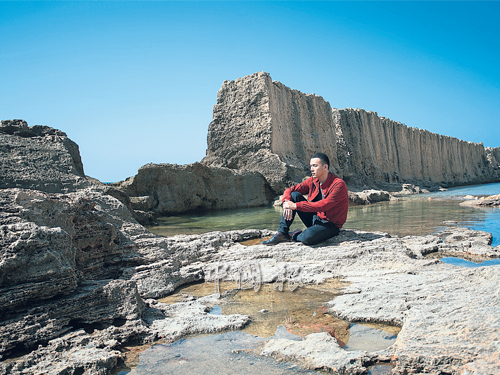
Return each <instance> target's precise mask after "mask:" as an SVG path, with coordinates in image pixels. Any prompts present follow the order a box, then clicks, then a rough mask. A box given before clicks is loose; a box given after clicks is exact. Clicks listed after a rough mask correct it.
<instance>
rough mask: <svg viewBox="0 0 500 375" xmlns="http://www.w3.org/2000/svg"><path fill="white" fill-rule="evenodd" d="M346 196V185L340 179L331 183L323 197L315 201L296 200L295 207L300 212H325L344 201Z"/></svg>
mask: <svg viewBox="0 0 500 375" xmlns="http://www.w3.org/2000/svg"><path fill="white" fill-rule="evenodd" d="M347 197H348V195H347V186H346V184H345V183H344V181H342V180H340V181H339V182H337V183H335V184H334V185H333V187H332V189H331V190H330V191H329V192H328V195H327V196H326V197H325V198H323V199H321V200H319V201H316V202H306V201H304V202H297V203H296V204H295V209H296V210H297V211H302V212H326V211H328V210H331V209H332V208H334V207H335V206H336V205H338V204H340V203H342V202H344V201H345V199H349V198H347Z"/></svg>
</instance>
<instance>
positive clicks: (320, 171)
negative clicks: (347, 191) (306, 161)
mask: <svg viewBox="0 0 500 375" xmlns="http://www.w3.org/2000/svg"><path fill="white" fill-rule="evenodd" d="M310 165H311V175H312V176H313V177H316V178H319V179H320V180H322V179H323V177H325V175H327V174H328V164H322V163H321V159H320V158H313V159H311V162H310Z"/></svg>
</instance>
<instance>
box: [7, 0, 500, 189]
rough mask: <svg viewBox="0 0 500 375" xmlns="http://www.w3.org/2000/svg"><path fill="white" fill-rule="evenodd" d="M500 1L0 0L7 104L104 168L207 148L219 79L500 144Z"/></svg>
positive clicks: (175, 158) (109, 174)
mask: <svg viewBox="0 0 500 375" xmlns="http://www.w3.org/2000/svg"><path fill="white" fill-rule="evenodd" d="M499 18H500V2H476V1H474V2H450V1H444V2H431V1H422V2H405V1H392V2H372V1H368V2H363V1H354V2H336V1H328V2H315V1H306V2H300V1H297V2H288V1H279V2H264V1H250V2H240V1H223V2H209V1H199V2H188V1H180V2H170V1H152V2H144V1H140V2H139V1H137V2H135V1H107V2H106V1H105V2H98V1H89V2H85V1H79V2H70V1H57V2H42V1H34V2H29V1H19V2H10V1H0V82H1V84H0V118H1V119H3V120H6V119H14V118H20V119H24V120H26V121H28V124H29V125H40V124H41V125H48V126H51V127H54V128H58V129H60V130H62V131H64V132H66V133H67V134H68V136H69V137H70V138H71V139H73V140H74V141H75V142H76V143H78V145H79V146H80V153H81V155H82V159H83V164H84V168H85V172H86V174H87V175H89V176H92V177H96V178H98V179H100V180H101V181H104V182H111V181H118V180H123V179H125V178H126V177H129V176H133V175H135V174H136V173H137V170H138V169H139V168H140V167H141V166H142V165H144V164H147V163H149V162H153V163H176V164H187V163H192V162H195V161H200V160H201V159H202V158H203V157H204V156H205V151H206V136H207V130H208V125H209V123H210V121H211V119H212V107H213V105H214V104H215V103H216V97H217V91H218V90H219V88H220V87H221V84H222V82H223V81H224V80H226V79H227V80H234V79H236V78H238V77H243V76H246V75H248V74H252V73H255V72H258V71H265V72H268V73H270V74H271V77H272V78H273V80H276V81H280V82H282V83H283V84H285V85H286V86H288V87H291V88H293V89H297V90H300V91H302V92H305V93H316V94H317V95H321V96H322V97H323V98H325V100H327V101H328V102H330V104H331V106H332V107H337V108H345V107H353V108H364V109H365V110H370V111H375V112H378V114H379V115H380V116H384V117H388V118H390V119H392V120H395V121H401V122H403V123H405V124H406V125H408V126H412V127H418V128H421V129H427V130H429V131H431V132H434V133H439V134H443V135H449V136H453V137H457V138H460V139H463V140H466V141H471V142H483V143H484V145H485V146H489V147H498V146H500V132H499V125H500V121H499V110H500V22H499Z"/></svg>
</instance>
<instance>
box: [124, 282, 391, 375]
mask: <svg viewBox="0 0 500 375" xmlns="http://www.w3.org/2000/svg"><path fill="white" fill-rule="evenodd" d="M345 285H346V284H345V283H342V282H340V281H338V280H330V281H328V282H325V283H322V284H319V285H315V286H301V287H297V288H296V289H294V290H293V291H291V290H289V289H287V288H283V289H282V290H280V288H278V287H277V286H278V285H277V284H263V285H262V286H261V288H260V289H259V291H258V292H255V291H254V290H253V289H246V290H235V289H233V288H235V286H236V284H235V283H234V282H227V281H225V282H221V283H220V285H219V288H220V289H219V290H220V292H221V293H224V292H228V293H227V294H228V296H227V297H226V300H227V302H228V303H227V304H220V305H217V306H214V307H213V309H212V311H211V312H210V313H211V314H217V315H219V314H226V315H228V314H244V315H248V316H250V318H251V321H250V323H249V324H248V325H247V326H245V327H244V328H243V329H242V330H240V331H236V332H227V333H223V334H219V335H203V336H200V337H192V338H187V339H183V340H179V341H177V342H174V343H172V344H157V345H154V346H152V347H150V348H146V349H145V350H143V351H142V352H141V353H140V355H139V357H138V361H137V355H138V351H139V350H140V348H139V349H135V350H134V349H133V350H131V352H130V353H129V359H128V362H127V363H128V365H129V366H130V367H131V368H132V367H133V369H132V370H126V371H120V372H119V373H118V374H119V375H124V374H130V375H140V374H176V373H180V372H181V371H183V372H185V373H191V374H211V373H213V372H214V369H217V372H218V373H224V374H241V373H245V374H260V373H266V374H267V373H272V374H313V373H317V372H316V371H312V370H308V369H305V368H303V367H302V366H300V365H298V364H296V363H293V362H277V361H276V360H274V359H273V358H264V357H260V356H259V355H258V354H257V353H258V345H259V344H260V343H262V342H263V341H264V340H266V339H269V338H286V339H288V340H301V339H302V338H303V337H305V336H306V335H308V334H310V333H314V332H328V333H330V334H331V335H332V336H333V337H335V338H336V339H337V341H338V342H339V344H340V346H341V347H344V348H345V349H346V350H366V351H376V350H380V349H384V348H387V347H389V346H390V345H392V344H393V343H394V341H395V339H396V337H397V334H398V333H399V331H400V328H399V327H392V326H388V325H382V324H351V323H349V322H347V321H343V320H340V319H337V318H334V317H333V316H332V315H330V314H327V313H326V309H325V308H324V307H323V304H324V303H326V302H328V301H330V300H332V299H333V298H335V296H337V295H338V294H340V293H341V287H342V286H345ZM213 292H214V284H213V283H197V284H191V285H186V286H183V287H180V288H179V289H178V290H176V292H175V293H173V294H172V295H170V296H168V297H166V298H163V299H161V300H160V301H161V302H164V303H175V302H179V301H182V300H186V299H190V298H191V296H194V297H202V296H205V295H209V294H212V293H213ZM390 370H391V367H390V366H384V365H379V366H373V367H372V368H371V369H370V371H369V374H379V375H382V374H389V373H390Z"/></svg>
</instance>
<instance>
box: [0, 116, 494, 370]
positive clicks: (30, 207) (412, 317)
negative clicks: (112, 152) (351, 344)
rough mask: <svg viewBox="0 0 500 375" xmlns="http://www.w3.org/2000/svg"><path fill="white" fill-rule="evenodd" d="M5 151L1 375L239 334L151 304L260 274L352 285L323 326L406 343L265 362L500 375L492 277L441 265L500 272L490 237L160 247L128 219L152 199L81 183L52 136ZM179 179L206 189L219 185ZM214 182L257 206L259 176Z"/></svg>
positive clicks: (309, 345) (200, 302)
mask: <svg viewBox="0 0 500 375" xmlns="http://www.w3.org/2000/svg"><path fill="white" fill-rule="evenodd" d="M0 140H1V142H0V373H2V374H40V375H41V374H49V375H52V374H54V375H55V374H79V375H81V374H86V375H90V374H92V375H94V374H110V373H112V371H114V370H115V369H116V368H117V367H118V366H119V365H120V364H121V363H122V362H123V358H124V347H125V346H128V345H134V344H137V345H139V344H145V343H152V342H155V341H157V340H163V341H174V340H178V339H179V338H182V337H185V336H186V335H189V334H193V333H214V332H219V331H223V330H235V329H239V328H240V327H243V326H244V325H245V324H247V322H248V321H249V320H250V319H252V318H253V317H252V316H247V315H239V314H232V315H227V316H224V315H210V314H208V311H209V309H210V306H212V305H213V304H215V303H219V301H220V298H224V297H223V296H222V297H221V296H219V295H212V296H208V297H203V298H198V299H196V298H189V300H187V301H184V302H179V303H175V304H172V305H168V304H165V303H162V302H159V301H158V299H160V298H162V297H165V296H167V295H169V294H171V293H173V292H174V290H175V289H176V288H178V287H179V286H181V285H183V284H188V283H192V282H195V281H200V280H205V281H217V280H218V276H217V272H214V270H218V269H220V267H223V269H224V270H226V271H227V272H226V273H227V275H226V276H225V278H227V279H232V280H235V279H238V277H239V276H241V275H242V274H248V273H249V272H250V271H251V270H257V269H258V270H259V272H258V282H262V283H271V282H275V281H276V280H277V278H279V277H285V278H286V277H288V276H290V275H287V272H289V271H291V270H294V271H293V275H300V282H303V283H311V284H314V283H320V282H323V281H326V280H329V279H332V278H336V279H340V280H343V281H347V282H348V283H346V287H345V288H344V290H343V293H344V294H343V295H342V296H340V297H337V298H335V299H333V300H331V301H329V300H325V301H324V303H325V306H326V307H325V308H326V309H327V311H328V312H329V313H330V314H332V315H336V316H339V317H341V318H343V319H347V320H349V321H352V322H356V321H371V322H384V323H389V324H394V325H398V326H400V327H401V328H402V329H401V332H400V333H399V335H398V337H397V340H396V341H395V343H394V344H393V345H392V346H391V347H389V348H388V349H384V350H381V351H377V352H373V353H367V352H362V351H352V352H350V353H348V354H346V352H345V351H344V349H342V348H340V346H339V345H338V344H337V343H336V340H334V339H333V338H332V337H331V336H329V335H327V334H325V333H323V334H311V335H309V336H306V338H305V340H303V341H300V342H296V341H290V340H286V339H270V340H268V341H267V342H266V343H265V344H264V346H263V347H262V348H261V350H260V352H259V353H260V354H261V355H262V356H270V357H276V358H277V359H280V360H283V359H284V360H293V361H299V362H301V363H303V364H304V365H306V366H308V367H311V368H321V369H324V370H327V371H333V372H338V373H347V374H349V373H351V374H364V373H366V371H367V370H366V369H367V366H369V365H370V364H373V363H376V362H391V363H392V364H393V365H395V368H394V373H398V374H410V373H435V374H494V373H496V372H497V370H498V368H500V359H499V351H500V345H499V342H500V334H499V333H500V314H499V308H498V306H499V305H500V294H499V291H498V287H497V286H498V284H499V282H500V268H499V267H498V266H491V267H481V268H477V269H472V270H471V269H464V268H460V267H456V266H452V265H448V264H444V263H442V262H440V261H439V257H440V256H441V255H442V254H446V255H449V254H455V255H458V256H471V257H472V256H473V257H476V258H482V259H487V258H491V257H496V258H498V257H500V254H499V250H500V249H498V248H494V247H492V246H491V240H492V237H491V234H488V233H485V232H478V231H472V230H468V229H464V228H451V229H447V230H445V231H443V232H442V233H441V234H439V235H430V236H421V237H416V236H409V237H404V238H398V237H391V236H389V235H388V234H385V233H368V232H361V231H352V230H342V231H341V233H340V235H339V236H337V237H335V238H333V239H331V240H329V241H326V242H324V243H322V244H320V245H316V246H313V247H309V246H305V245H303V244H300V243H282V244H279V245H277V246H274V247H266V246H264V245H254V246H244V245H242V244H241V243H240V242H241V241H244V240H249V239H257V238H259V239H260V238H262V237H264V236H268V235H270V234H271V232H270V231H266V230H264V231H260V230H246V231H232V232H212V233H207V234H204V235H195V236H174V237H170V238H165V237H160V236H156V235H154V234H152V233H150V232H149V231H148V230H147V229H146V228H144V227H143V226H142V225H140V224H139V223H138V222H137V221H136V216H134V214H133V210H132V206H133V205H134V207H135V208H138V207H142V206H141V205H144V207H146V206H147V205H150V204H153V203H155V201H154V200H153V199H152V198H151V196H148V197H149V198H148V197H146V196H145V195H144V194H143V193H142V192H140V194H141V196H142V197H145V198H144V199H142V200H141V199H136V200H131V199H129V197H128V196H127V195H126V194H125V193H124V192H123V191H120V190H117V189H114V188H112V187H109V186H105V185H103V184H101V183H99V182H98V181H95V180H92V179H90V178H88V177H86V176H85V175H84V173H83V165H82V164H81V160H80V155H79V153H78V147H77V146H76V144H74V143H73V142H72V141H71V140H69V139H68V138H67V137H66V135H65V134H64V133H63V132H60V131H58V130H56V129H52V128H49V127H45V126H35V127H31V128H29V127H27V125H26V123H24V122H22V121H20V120H14V121H2V123H1V126H0ZM190 168H191V169H193V170H195V171H196V172H197V173H201V172H203V171H204V173H207V176H206V177H207V178H210V173H211V171H213V170H214V169H211V168H206V167H204V166H201V165H194V166H191V167H186V168H185V169H186V170H187V172H189V171H190ZM212 168H213V167H212ZM215 168H219V167H215ZM162 169H166V170H168V171H170V172H171V175H172V176H173V177H175V176H176V173H177V172H178V170H179V168H175V167H174V168H172V167H171V166H167V167H165V168H164V167H163V166H160V167H158V168H157V167H154V168H151V171H150V172H154V173H157V175H158V176H159V178H161V174H162V173H163V172H162V171H161V170H162ZM181 169H182V168H181ZM200 171H201V172H200ZM170 172H169V173H170ZM221 173H222V174H223V175H224V176H227V178H228V179H229V180H232V181H234V182H236V183H239V184H241V185H242V186H243V187H245V182H244V181H246V180H245V179H246V178H250V180H251V181H257V182H259V181H261V182H262V184H259V183H258V184H257V185H256V186H257V191H258V192H261V193H262V194H265V191H266V189H267V187H266V185H265V183H264V182H263V181H264V180H262V179H261V177H259V175H258V174H253V175H251V174H248V175H246V176H245V178H243V177H242V176H240V175H239V174H238V173H233V172H231V171H227V170H225V169H221ZM202 177H203V176H202ZM130 182H131V184H130V185H131V187H133V186H134V185H133V181H130ZM221 186H223V185H221ZM221 188H223V187H221ZM259 189H260V190H259ZM165 194H166V193H165ZM249 194H253V193H252V192H251V191H250V192H249ZM259 194H260V193H259ZM166 195H168V194H166ZM153 198H155V197H153ZM199 198H200V199H201V201H203V199H202V197H199ZM212 198H213V196H210V197H208V199H207V200H206V201H207V202H208V203H207V204H212V203H210V199H212ZM195 199H196V198H195ZM159 202H160V201H158V202H157V203H156V204H158V203H159ZM205 203H206V202H205ZM249 270H250V271H249ZM250 273H251V272H250ZM280 275H281V276H280ZM254 276H255V275H254ZM219 278H220V277H219ZM253 281H254V282H255V281H256V279H255V278H254V279H253ZM285 281H286V280H285ZM288 282H290V283H295V282H297V280H295V279H292V278H290V277H288Z"/></svg>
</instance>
